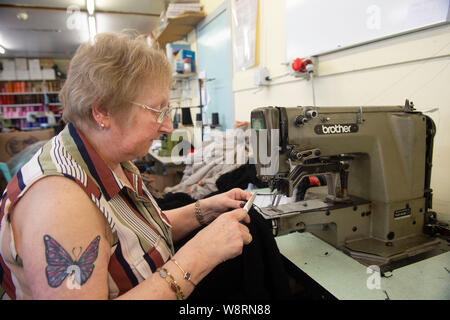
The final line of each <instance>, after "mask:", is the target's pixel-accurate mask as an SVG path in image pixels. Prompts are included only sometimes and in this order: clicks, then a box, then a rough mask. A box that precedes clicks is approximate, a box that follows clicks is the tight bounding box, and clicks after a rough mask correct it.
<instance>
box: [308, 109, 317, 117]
mask: <svg viewBox="0 0 450 320" xmlns="http://www.w3.org/2000/svg"><path fill="white" fill-rule="evenodd" d="M318 115H319V113H318V112H317V111H316V110H308V111H306V117H307V118H309V119H313V118H317V116H318Z"/></svg>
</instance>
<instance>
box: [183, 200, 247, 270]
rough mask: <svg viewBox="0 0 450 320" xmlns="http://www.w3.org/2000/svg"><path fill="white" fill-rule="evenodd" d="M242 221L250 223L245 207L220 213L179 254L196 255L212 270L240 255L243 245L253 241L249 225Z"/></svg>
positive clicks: (198, 260) (199, 260)
mask: <svg viewBox="0 0 450 320" xmlns="http://www.w3.org/2000/svg"><path fill="white" fill-rule="evenodd" d="M241 222H244V223H250V217H249V215H248V213H247V211H245V210H244V209H235V210H233V211H229V212H226V213H224V214H222V215H220V216H219V217H218V218H217V219H215V220H214V221H213V222H212V223H211V224H209V225H208V226H206V227H205V228H203V229H202V230H200V231H199V232H198V233H197V234H196V235H195V237H193V238H192V239H191V240H190V241H188V242H187V243H186V245H185V246H183V248H182V249H180V251H179V252H178V253H177V256H178V255H180V254H186V253H189V254H188V255H190V256H192V255H196V256H197V257H198V259H197V262H202V263H206V265H207V267H206V269H208V270H209V271H210V270H212V269H213V268H214V267H215V266H217V265H218V264H220V263H222V262H224V261H226V260H229V259H232V258H234V257H236V256H238V255H240V254H241V253H242V249H243V246H244V245H246V244H249V243H250V242H251V241H252V236H251V234H250V231H249V229H248V227H247V226H246V225H245V224H244V223H241ZM182 252H183V253H182ZM209 271H208V272H209Z"/></svg>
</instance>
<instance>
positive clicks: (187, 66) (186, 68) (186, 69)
mask: <svg viewBox="0 0 450 320" xmlns="http://www.w3.org/2000/svg"><path fill="white" fill-rule="evenodd" d="M190 72H191V59H188V58H186V59H184V73H190Z"/></svg>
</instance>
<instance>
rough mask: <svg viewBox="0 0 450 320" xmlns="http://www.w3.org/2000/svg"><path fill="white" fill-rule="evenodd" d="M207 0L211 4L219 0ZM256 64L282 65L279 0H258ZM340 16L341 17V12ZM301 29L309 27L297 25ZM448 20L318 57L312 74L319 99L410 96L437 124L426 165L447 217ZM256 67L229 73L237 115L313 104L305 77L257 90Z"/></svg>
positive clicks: (382, 101)
mask: <svg viewBox="0 0 450 320" xmlns="http://www.w3.org/2000/svg"><path fill="white" fill-rule="evenodd" d="M202 2H203V3H208V4H209V6H208V9H209V10H210V12H212V11H213V9H214V8H215V6H217V5H219V4H220V2H219V1H212V2H211V1H208V0H205V1H202ZM259 5H260V11H259V12H260V32H259V41H260V43H259V50H260V51H259V55H260V66H265V67H267V68H268V70H269V72H270V74H271V75H273V76H276V75H279V74H283V73H285V72H286V71H288V69H287V67H286V66H285V65H282V63H283V62H285V22H284V14H285V1H284V0H277V1H273V0H260V1H259ZM342 20H343V21H345V17H343V19H342ZM301 32H307V30H299V34H301ZM449 65H450V26H449V25H446V26H441V27H437V28H433V29H427V30H423V31H419V32H415V33H411V34H407V35H403V36H399V37H395V38H391V39H387V40H383V41H379V42H375V43H371V44H367V45H364V46H360V47H355V48H352V49H347V50H343V51H340V52H335V53H331V54H327V55H323V56H319V57H318V63H317V65H316V67H317V69H316V76H317V77H316V78H315V80H314V86H315V96H316V105H317V106H361V105H362V106H365V105H403V104H404V102H405V99H406V98H408V99H410V100H411V101H413V102H414V104H415V106H416V108H417V109H418V110H421V111H425V110H429V109H431V108H439V111H438V112H435V113H432V114H430V116H431V117H432V118H433V119H434V121H435V123H436V126H437V134H436V138H435V149H434V159H433V171H432V188H433V190H434V202H433V209H434V210H436V211H437V212H438V213H440V214H448V215H449V216H448V217H447V216H445V217H443V218H444V219H449V220H450V182H449V179H450V165H449V164H448V162H449V160H448V159H450V139H448V138H447V136H448V135H449V133H450V132H449V131H450V129H449V128H450V126H449V125H450V66H449ZM255 70H256V68H252V69H249V70H247V71H243V72H234V75H233V92H234V101H235V116H236V120H239V121H245V120H246V121H249V120H250V112H251V110H252V109H253V108H256V107H260V106H269V105H274V106H284V107H293V106H298V105H312V104H313V99H312V89H311V82H310V81H306V80H299V79H294V78H292V77H287V78H282V79H277V80H274V81H273V85H271V86H270V87H268V88H265V89H263V90H262V91H258V92H256V93H255V91H256V89H257V88H256V87H255V86H254V84H253V74H254V72H255Z"/></svg>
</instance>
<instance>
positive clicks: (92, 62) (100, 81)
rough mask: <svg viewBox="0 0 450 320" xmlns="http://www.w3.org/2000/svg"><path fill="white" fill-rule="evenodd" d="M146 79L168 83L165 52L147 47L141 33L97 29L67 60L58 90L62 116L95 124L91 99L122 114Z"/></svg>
mask: <svg viewBox="0 0 450 320" xmlns="http://www.w3.org/2000/svg"><path fill="white" fill-rule="evenodd" d="M148 81H151V83H152V85H155V86H157V88H161V87H162V86H169V85H170V81H171V66H170V63H169V61H168V59H167V58H166V56H165V55H164V53H163V52H162V51H161V50H158V49H157V48H152V47H150V46H149V44H148V43H147V41H146V37H145V36H143V35H140V36H136V34H133V33H131V34H130V33H129V32H128V33H127V32H122V33H100V34H98V35H97V36H96V37H95V41H94V43H93V44H92V43H90V42H87V43H84V44H82V45H81V46H80V47H79V48H78V49H77V51H76V53H75V55H74V57H73V58H72V60H71V61H70V65H69V70H68V75H67V79H66V81H65V83H64V86H63V88H62V89H61V92H60V93H59V99H60V101H61V103H62V105H63V120H64V121H66V122H72V123H73V124H74V125H75V126H77V127H82V126H86V125H87V126H92V125H96V122H95V120H94V119H93V117H92V105H93V104H94V103H95V104H96V105H98V106H100V107H101V108H103V109H104V110H105V111H108V112H109V113H110V114H111V115H121V114H125V112H126V111H128V110H127V107H129V105H130V103H129V102H130V101H133V100H134V99H135V98H136V97H137V96H138V95H139V94H140V93H142V90H143V87H144V85H145V84H148Z"/></svg>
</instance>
